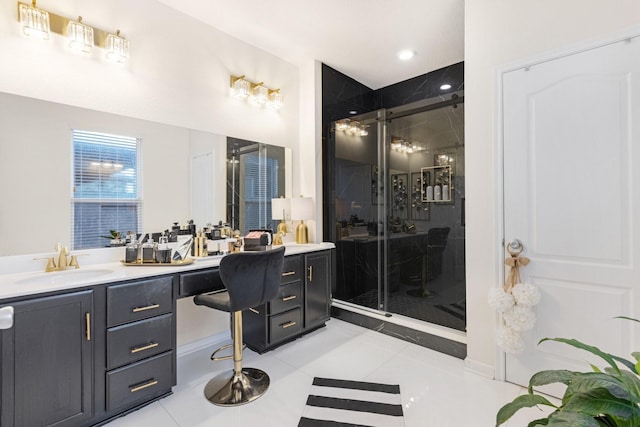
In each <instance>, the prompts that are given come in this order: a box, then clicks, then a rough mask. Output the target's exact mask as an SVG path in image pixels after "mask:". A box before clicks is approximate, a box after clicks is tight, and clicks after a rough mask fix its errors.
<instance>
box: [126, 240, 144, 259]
mask: <svg viewBox="0 0 640 427" xmlns="http://www.w3.org/2000/svg"><path fill="white" fill-rule="evenodd" d="M139 257H140V247H139V246H138V241H137V240H136V239H133V240H131V242H129V243H128V244H127V246H126V247H125V255H124V262H126V263H128V264H132V263H137V262H138V259H139Z"/></svg>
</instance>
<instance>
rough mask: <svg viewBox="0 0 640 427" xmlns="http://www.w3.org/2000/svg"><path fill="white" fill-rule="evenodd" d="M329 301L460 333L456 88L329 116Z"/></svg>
mask: <svg viewBox="0 0 640 427" xmlns="http://www.w3.org/2000/svg"><path fill="white" fill-rule="evenodd" d="M330 138H332V139H333V141H331V142H332V144H333V146H334V147H335V151H334V153H333V161H334V174H333V175H334V178H335V181H334V182H333V184H334V185H335V188H334V191H333V192H332V194H333V195H335V200H334V202H335V205H334V206H332V209H331V210H332V212H331V215H334V216H335V233H331V234H334V235H335V239H334V241H335V243H336V276H337V277H336V284H335V287H334V289H333V298H334V300H336V301H339V302H343V303H346V304H350V305H353V306H355V307H361V308H365V309H367V310H371V311H373V312H376V313H378V314H384V315H386V316H395V315H399V316H403V317H406V318H410V319H415V320H417V321H421V322H427V323H430V324H436V325H439V326H443V327H446V328H450V329H454V330H458V331H464V330H465V328H466V301H465V259H464V242H465V229H464V227H465V224H464V211H465V206H464V203H465V197H464V194H465V193H464V96H463V93H462V92H457V93H454V94H448V95H447V96H446V98H445V97H439V98H437V99H430V100H426V101H420V102H417V103H413V104H410V105H405V106H402V107H398V108H390V109H382V110H377V111H374V112H371V113H366V114H362V115H358V116H351V117H348V118H345V119H342V120H338V121H336V122H334V123H333V124H332V127H331V133H330Z"/></svg>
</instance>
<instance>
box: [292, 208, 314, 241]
mask: <svg viewBox="0 0 640 427" xmlns="http://www.w3.org/2000/svg"><path fill="white" fill-rule="evenodd" d="M291 219H299V220H300V224H298V227H297V228H296V243H309V231H308V229H307V224H305V223H304V220H305V219H313V199H312V198H311V197H302V196H300V197H294V198H292V199H291Z"/></svg>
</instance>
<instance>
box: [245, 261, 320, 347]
mask: <svg viewBox="0 0 640 427" xmlns="http://www.w3.org/2000/svg"><path fill="white" fill-rule="evenodd" d="M330 254H331V252H330V251H328V250H327V251H319V252H311V253H308V254H302V255H288V256H286V257H285V259H284V265H283V269H282V279H281V284H280V290H279V293H278V295H277V296H276V297H275V298H274V299H272V300H271V301H269V302H268V303H266V304H264V305H261V306H259V307H255V308H252V309H249V310H245V311H244V312H243V313H242V322H243V324H242V329H243V339H244V342H245V344H247V346H248V347H249V348H251V349H252V350H254V351H257V352H259V353H264V352H266V351H269V350H272V349H273V348H275V347H277V346H279V345H282V344H284V343H286V342H288V341H291V340H293V339H295V338H297V337H299V336H300V335H302V334H304V333H306V332H309V331H311V330H313V329H316V328H318V327H321V326H324V324H325V322H326V321H327V320H328V319H329V306H330V289H331V285H330V274H329V271H330V270H329V269H330V268H331V265H330V262H331V261H330V260H331V257H330Z"/></svg>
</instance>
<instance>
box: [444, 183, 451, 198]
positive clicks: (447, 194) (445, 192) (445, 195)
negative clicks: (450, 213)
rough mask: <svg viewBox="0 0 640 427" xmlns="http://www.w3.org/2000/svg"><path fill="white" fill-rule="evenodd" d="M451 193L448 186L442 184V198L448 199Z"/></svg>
mask: <svg viewBox="0 0 640 427" xmlns="http://www.w3.org/2000/svg"><path fill="white" fill-rule="evenodd" d="M450 197H451V195H450V194H449V186H448V185H447V184H445V185H443V186H442V200H449V198H450Z"/></svg>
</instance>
